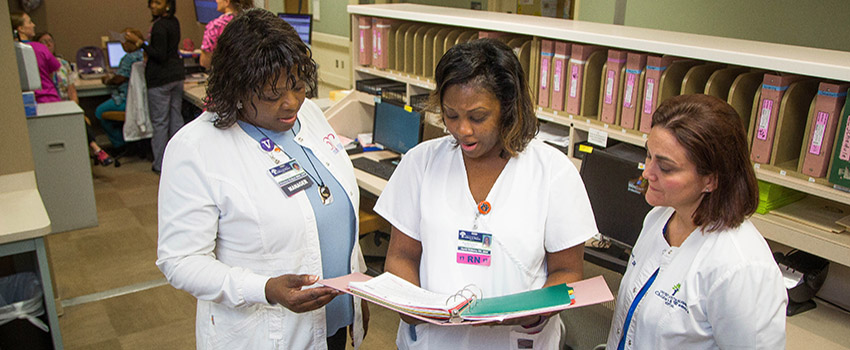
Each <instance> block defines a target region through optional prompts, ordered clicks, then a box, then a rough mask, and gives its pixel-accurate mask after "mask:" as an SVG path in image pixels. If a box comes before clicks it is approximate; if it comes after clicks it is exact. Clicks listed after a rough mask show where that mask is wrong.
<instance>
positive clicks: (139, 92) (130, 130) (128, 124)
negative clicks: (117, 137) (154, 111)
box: [123, 61, 153, 142]
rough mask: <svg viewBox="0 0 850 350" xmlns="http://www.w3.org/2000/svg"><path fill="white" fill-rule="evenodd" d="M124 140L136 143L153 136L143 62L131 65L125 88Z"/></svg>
mask: <svg viewBox="0 0 850 350" xmlns="http://www.w3.org/2000/svg"><path fill="white" fill-rule="evenodd" d="M123 132H124V140H125V141H128V142H129V141H138V140H141V139H149V138H151V137H152V136H153V127H152V126H151V117H150V113H149V112H148V86H147V83H146V82H145V62H144V61H139V62H135V63H133V68H132V69H131V70H130V82H129V85H128V86H127V104H126V107H125V109H124V129H123Z"/></svg>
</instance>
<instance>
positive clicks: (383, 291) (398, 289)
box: [348, 272, 473, 320]
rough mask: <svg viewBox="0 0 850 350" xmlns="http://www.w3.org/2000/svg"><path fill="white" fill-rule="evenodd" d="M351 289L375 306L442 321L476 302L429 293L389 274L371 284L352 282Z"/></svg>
mask: <svg viewBox="0 0 850 350" xmlns="http://www.w3.org/2000/svg"><path fill="white" fill-rule="evenodd" d="M348 287H349V289H350V290H351V292H352V293H353V294H354V295H357V296H360V297H363V298H365V299H367V300H369V301H372V302H374V303H376V304H379V305H383V306H386V307H391V308H398V309H401V310H404V311H406V312H409V313H412V314H415V315H420V316H424V317H432V318H437V319H442V320H447V319H449V318H451V316H452V315H453V314H454V315H457V314H458V313H459V311H460V310H462V309H464V308H465V307H466V306H467V305H469V302H470V301H471V300H472V299H473V298H472V296H469V297H465V298H464V297H457V298H456V297H454V296H453V295H445V294H438V293H434V292H430V291H427V290H425V289H422V288H419V287H417V286H416V285H414V284H413V283H410V282H408V281H406V280H404V279H403V278H400V277H398V276H396V275H393V274H391V273H389V272H385V273H383V274H381V275H380V276H378V277H375V278H373V279H371V280H369V281H368V282H350V283H349V284H348Z"/></svg>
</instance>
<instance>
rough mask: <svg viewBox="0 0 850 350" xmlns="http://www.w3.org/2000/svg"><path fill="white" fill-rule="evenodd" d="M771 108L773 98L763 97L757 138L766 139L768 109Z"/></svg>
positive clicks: (768, 121) (768, 123) (768, 120)
mask: <svg viewBox="0 0 850 350" xmlns="http://www.w3.org/2000/svg"><path fill="white" fill-rule="evenodd" d="M772 108H773V100H769V99H764V101H763V102H762V103H761V115H760V116H759V127H758V130H757V131H756V137H757V138H758V139H759V140H762V141H764V140H767V131H768V127H769V126H770V111H771V109H772Z"/></svg>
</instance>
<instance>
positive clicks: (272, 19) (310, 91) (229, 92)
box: [204, 8, 317, 129]
mask: <svg viewBox="0 0 850 350" xmlns="http://www.w3.org/2000/svg"><path fill="white" fill-rule="evenodd" d="M316 70H317V65H316V61H314V60H313V57H312V52H311V51H310V48H309V47H307V45H306V44H304V42H303V41H301V38H300V37H299V36H298V33H297V32H295V29H292V26H290V25H289V24H288V23H286V21H284V20H282V19H280V18H278V17H277V16H276V15H274V14H273V13H271V12H269V11H267V10H264V9H260V8H255V9H250V10H248V11H245V12H244V13H242V14H241V15H239V16H237V17H236V18H234V19H233V20H232V21H230V23H228V24H227V26H226V27H224V31H223V32H222V33H221V36H220V37H219V38H218V46H216V48H215V51H214V52H213V57H212V70H211V71H210V75H209V78H208V79H207V97H206V98H205V99H204V103H206V107H207V110H208V111H210V112H215V113H216V114H217V117H216V118H215V119H214V120H213V123H214V124H215V126H216V127H217V128H220V129H225V128H228V127H230V126H231V125H233V123H236V120H237V119H238V118H240V116H239V108H237V105H239V103H240V102H243V103H250V101H251V99H252V97H254V96H257V97H259V98H265V97H268V96H267V95H266V94H265V92H264V90H265V87H267V86H270V87H271V88H272V91H271V93H272V94H273V95H279V94H280V92H279V91H277V88H276V87H277V86H278V80H279V79H280V78H281V73H285V74H286V81H287V85H288V86H289V88H291V89H292V88H295V84H296V82H298V81H301V82H303V83H304V84H305V86H306V90H307V91H306V95H307V98H311V97H314V96H315V92H316V81H317V73H316ZM252 107H253V106H252ZM254 113H257V109H256V108H254Z"/></svg>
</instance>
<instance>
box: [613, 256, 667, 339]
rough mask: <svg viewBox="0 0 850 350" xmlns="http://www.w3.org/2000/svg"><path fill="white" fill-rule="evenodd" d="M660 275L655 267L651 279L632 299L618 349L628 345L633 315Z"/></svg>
mask: <svg viewBox="0 0 850 350" xmlns="http://www.w3.org/2000/svg"><path fill="white" fill-rule="evenodd" d="M656 276H658V269H655V272H653V273H652V277H649V280H647V281H646V283H645V284H644V285H643V288H641V289H640V292H638V294H637V296H635V300H633V301H632V306H630V307H629V313H627V314H626V322H625V324H623V336H622V337H621V338H620V344H619V345H617V350H623V347H624V346H625V345H626V334H628V333H629V324H630V323H631V322H632V316H633V315H634V314H635V309H636V308H637V306H638V303H640V301H641V299H643V296H644V295H645V294H646V291H647V290H649V286H651V285H652V282H655V277H656Z"/></svg>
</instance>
